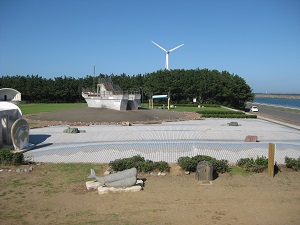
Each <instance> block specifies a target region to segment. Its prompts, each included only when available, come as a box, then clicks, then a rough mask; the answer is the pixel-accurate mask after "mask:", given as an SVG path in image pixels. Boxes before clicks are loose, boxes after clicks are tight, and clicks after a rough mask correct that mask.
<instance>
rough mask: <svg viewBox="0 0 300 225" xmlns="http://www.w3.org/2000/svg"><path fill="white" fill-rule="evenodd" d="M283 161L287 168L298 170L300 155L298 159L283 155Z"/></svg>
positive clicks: (299, 168)
mask: <svg viewBox="0 0 300 225" xmlns="http://www.w3.org/2000/svg"><path fill="white" fill-rule="evenodd" d="M284 161H285V164H286V167H287V168H291V169H293V170H295V171H298V170H300V157H299V158H298V159H294V158H289V157H285V158H284Z"/></svg>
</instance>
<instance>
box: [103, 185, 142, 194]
mask: <svg viewBox="0 0 300 225" xmlns="http://www.w3.org/2000/svg"><path fill="white" fill-rule="evenodd" d="M141 190H143V188H142V186H141V185H138V184H137V185H134V186H131V187H126V188H116V187H102V186H99V187H98V194H99V195H102V194H107V193H122V192H137V191H141Z"/></svg>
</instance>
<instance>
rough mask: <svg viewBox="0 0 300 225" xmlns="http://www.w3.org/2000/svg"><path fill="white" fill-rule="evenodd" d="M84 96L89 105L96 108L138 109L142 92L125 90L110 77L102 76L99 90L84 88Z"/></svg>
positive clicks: (98, 85) (98, 86)
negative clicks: (114, 83)
mask: <svg viewBox="0 0 300 225" xmlns="http://www.w3.org/2000/svg"><path fill="white" fill-rule="evenodd" d="M82 97H83V98H84V99H85V101H86V103H87V104H88V107H94V108H108V109H114V110H137V109H138V107H139V105H140V103H141V94H139V93H131V94H130V93H128V92H123V91H122V90H121V89H120V88H119V87H118V86H116V85H113V83H112V81H111V80H110V79H109V78H100V79H99V81H98V84H97V90H96V91H94V90H89V89H86V90H83V91H82Z"/></svg>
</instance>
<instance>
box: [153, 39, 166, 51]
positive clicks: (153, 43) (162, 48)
mask: <svg viewBox="0 0 300 225" xmlns="http://www.w3.org/2000/svg"><path fill="white" fill-rule="evenodd" d="M152 43H153V44H155V45H156V46H157V47H159V48H161V49H162V50H164V51H165V52H167V50H166V49H164V48H163V47H161V46H159V45H158V44H156V43H155V42H154V41H152Z"/></svg>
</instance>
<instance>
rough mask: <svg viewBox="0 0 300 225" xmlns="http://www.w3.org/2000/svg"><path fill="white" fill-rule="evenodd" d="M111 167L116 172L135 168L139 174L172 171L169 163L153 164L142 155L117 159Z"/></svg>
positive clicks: (111, 163) (110, 164)
mask: <svg viewBox="0 0 300 225" xmlns="http://www.w3.org/2000/svg"><path fill="white" fill-rule="evenodd" d="M109 166H110V167H111V168H112V169H113V170H114V171H123V170H126V169H130V168H133V167H135V168H136V169H137V170H138V171H139V172H144V173H147V172H151V171H154V170H159V171H161V172H163V171H169V170H170V166H169V164H168V163H167V162H164V161H160V162H153V161H151V160H145V159H144V157H141V156H140V155H137V156H133V157H131V158H124V159H116V160H114V161H111V162H110V163H109Z"/></svg>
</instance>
